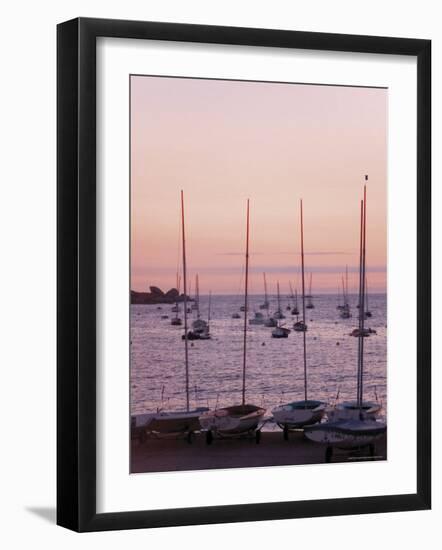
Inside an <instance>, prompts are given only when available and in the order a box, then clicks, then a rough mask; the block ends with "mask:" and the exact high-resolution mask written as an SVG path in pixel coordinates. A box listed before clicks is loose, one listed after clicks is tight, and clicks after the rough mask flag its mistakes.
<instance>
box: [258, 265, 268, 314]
mask: <svg viewBox="0 0 442 550" xmlns="http://www.w3.org/2000/svg"><path fill="white" fill-rule="evenodd" d="M262 276H263V278H264V302H263V303H262V304H260V306H259V309H266V310H267V311H268V310H269V307H270V304H269V299H268V296H267V280H266V274H265V273H263V274H262Z"/></svg>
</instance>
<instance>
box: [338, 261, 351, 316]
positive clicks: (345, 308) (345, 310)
mask: <svg viewBox="0 0 442 550" xmlns="http://www.w3.org/2000/svg"><path fill="white" fill-rule="evenodd" d="M339 309H340V310H341V311H340V313H339V316H340V317H341V319H350V317H351V311H350V304H349V301H348V267H347V266H345V282H344V277H342V306H341V307H340V308H339Z"/></svg>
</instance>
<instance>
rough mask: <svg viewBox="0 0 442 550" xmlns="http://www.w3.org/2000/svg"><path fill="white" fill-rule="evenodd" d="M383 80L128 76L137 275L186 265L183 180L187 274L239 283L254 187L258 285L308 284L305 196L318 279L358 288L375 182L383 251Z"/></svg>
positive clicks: (160, 282) (159, 277) (172, 271)
mask: <svg viewBox="0 0 442 550" xmlns="http://www.w3.org/2000/svg"><path fill="white" fill-rule="evenodd" d="M387 102H388V91H387V90H385V89H372V88H351V87H337V86H320V85H302V84H278V83H267V82H241V81H225V80H224V81H223V80H204V79H201V80H198V79H185V78H164V77H145V76H132V77H131V288H132V289H133V290H138V291H147V290H148V288H149V286H150V285H155V286H159V287H160V288H162V289H163V290H168V289H169V288H171V287H174V286H175V285H176V271H177V266H178V267H179V268H180V267H181V263H180V254H181V249H180V190H181V189H183V190H184V197H185V206H186V233H187V255H188V276H189V278H190V279H192V285H193V281H194V276H195V274H196V273H198V274H199V279H200V292H201V293H202V294H206V293H207V292H208V291H209V290H211V291H212V292H213V293H214V294H237V293H238V292H239V289H240V284H241V281H242V272H243V266H244V247H245V215H246V200H247V198H250V253H251V257H250V266H251V276H250V291H251V293H262V292H263V285H262V272H264V271H265V272H266V273H267V281H268V286H269V292H270V293H274V292H275V289H276V282H277V281H279V282H280V284H281V290H282V291H284V292H288V283H289V281H292V284H293V285H294V286H297V287H298V289H299V287H300V282H299V275H298V272H299V265H300V257H299V251H300V236H299V232H300V217H299V199H300V198H302V199H303V204H304V246H305V253H306V258H305V262H306V271H307V272H312V273H313V293H321V292H333V293H336V291H337V287H338V285H339V284H340V278H341V275H342V273H343V272H344V271H345V266H346V265H348V269H349V286H350V289H349V290H350V292H353V291H355V290H356V284H357V278H358V275H357V269H358V261H359V248H358V247H359V212H360V210H359V208H360V199H361V197H362V192H363V184H364V175H365V174H368V176H369V180H368V182H367V270H368V284H369V287H370V291H371V292H376V291H378V292H384V291H385V288H386V263H387V240H386V239H387V219H386V214H387V212H386V209H387V200H386V199H387V185H386V184H387V181H386V174H387V107H388V105H387Z"/></svg>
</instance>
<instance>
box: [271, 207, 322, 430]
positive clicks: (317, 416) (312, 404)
mask: <svg viewBox="0 0 442 550" xmlns="http://www.w3.org/2000/svg"><path fill="white" fill-rule="evenodd" d="M300 211H301V273H302V323H303V325H304V327H306V324H305V310H306V303H305V298H306V296H305V270H304V220H303V210H302V200H301V203H300ZM295 330H296V329H295ZM302 332H303V351H304V353H303V360H304V399H303V400H301V401H292V402H290V403H286V404H284V405H280V406H279V407H276V408H275V409H273V410H272V414H273V418H274V419H275V422H276V423H277V424H278V426H279V427H280V428H282V429H283V430H284V439H287V438H288V433H289V430H291V429H296V428H302V427H304V426H305V425H310V424H313V423H315V422H319V421H320V420H321V419H322V417H323V416H324V413H325V409H326V403H324V402H323V401H320V400H317V399H309V398H308V391H307V390H308V387H307V382H308V377H307V340H306V328H305V329H304V330H303V331H302Z"/></svg>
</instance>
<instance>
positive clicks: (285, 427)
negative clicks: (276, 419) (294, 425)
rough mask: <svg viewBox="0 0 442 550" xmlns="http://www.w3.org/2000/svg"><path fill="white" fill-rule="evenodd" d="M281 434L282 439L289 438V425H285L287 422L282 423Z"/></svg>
mask: <svg viewBox="0 0 442 550" xmlns="http://www.w3.org/2000/svg"><path fill="white" fill-rule="evenodd" d="M282 435H283V437H284V441H288V440H289V427H288V426H287V424H284V431H283V434H282Z"/></svg>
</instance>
